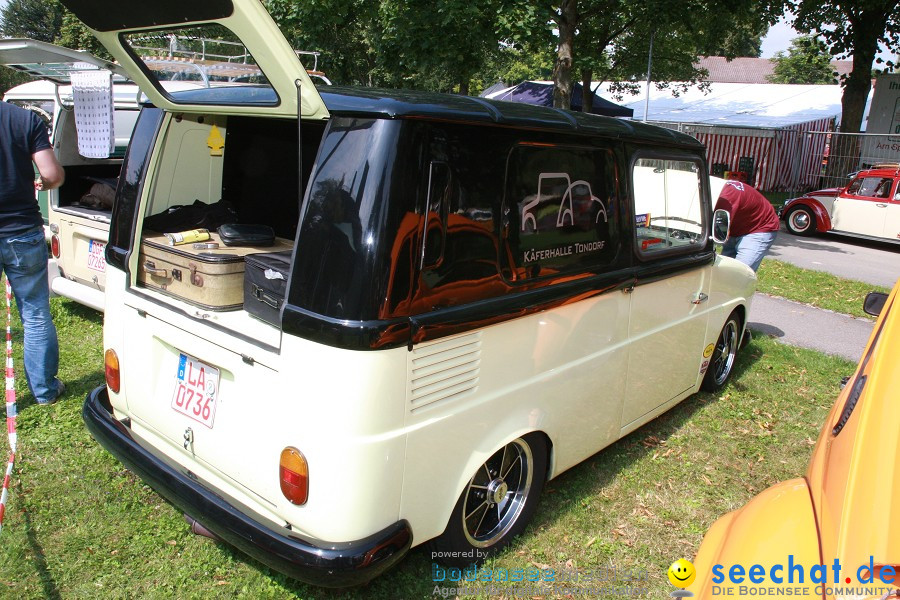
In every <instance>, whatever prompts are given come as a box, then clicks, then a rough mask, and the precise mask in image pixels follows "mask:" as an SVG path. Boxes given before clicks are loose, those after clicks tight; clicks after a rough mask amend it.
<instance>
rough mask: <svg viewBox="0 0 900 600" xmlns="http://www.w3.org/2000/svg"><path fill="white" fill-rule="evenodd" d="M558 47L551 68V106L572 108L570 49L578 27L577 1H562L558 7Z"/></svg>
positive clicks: (573, 43)
mask: <svg viewBox="0 0 900 600" xmlns="http://www.w3.org/2000/svg"><path fill="white" fill-rule="evenodd" d="M559 12H560V15H559V21H558V22H557V26H558V29H559V47H558V48H557V50H556V64H555V65H554V66H553V106H554V107H556V108H570V107H571V106H572V48H573V46H574V45H575V28H576V27H577V26H578V0H562V2H561V3H560V7H559Z"/></svg>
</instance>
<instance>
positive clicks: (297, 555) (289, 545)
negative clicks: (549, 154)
mask: <svg viewBox="0 0 900 600" xmlns="http://www.w3.org/2000/svg"><path fill="white" fill-rule="evenodd" d="M82 417H83V418H84V422H85V424H86V425H87V428H88V430H89V431H90V432H91V435H93V436H94V439H96V440H97V441H98V442H99V443H100V445H102V446H103V447H104V448H106V449H107V450H108V451H109V452H110V453H111V454H112V455H113V456H115V457H116V458H118V459H119V460H120V461H121V462H122V463H123V464H124V465H125V466H126V467H128V468H129V469H130V470H132V471H134V473H135V474H137V475H138V476H139V477H140V478H141V479H142V480H144V481H145V482H146V483H147V484H149V485H150V486H151V487H152V488H153V489H154V490H156V492H157V493H159V494H160V495H162V496H163V497H165V498H166V499H167V500H168V501H169V502H171V503H172V504H174V505H175V506H177V507H178V508H179V509H181V510H183V511H184V512H185V513H187V514H189V515H191V516H193V517H195V518H196V519H197V520H198V521H199V522H201V523H202V524H203V525H204V526H206V527H207V528H208V529H209V530H210V531H211V532H213V533H214V534H216V535H217V536H219V537H220V538H221V539H223V540H224V541H226V542H228V543H229V544H231V545H232V546H235V547H236V548H238V549H239V550H241V551H242V552H244V553H246V554H248V555H250V556H252V557H253V558H255V559H257V560H259V561H260V562H262V563H264V564H266V565H268V566H269V567H271V568H273V569H275V570H277V571H280V572H282V573H284V574H285V575H287V576H289V577H293V578H295V579H299V580H301V581H305V582H307V583H311V584H314V585H320V586H327V587H347V586H353V585H358V584H361V583H365V582H366V581H369V580H370V579H372V578H374V577H376V576H378V575H379V574H381V573H383V572H384V571H386V570H387V569H389V568H391V567H392V566H393V565H395V564H396V563H397V562H399V561H400V559H402V558H403V556H404V555H405V554H406V552H407V551H408V550H409V548H410V546H411V544H412V531H411V529H410V527H409V524H408V523H407V522H406V521H404V520H401V521H398V522H397V523H394V524H393V525H390V526H389V527H387V528H385V529H383V530H382V531H379V532H378V533H375V534H373V535H371V536H369V537H367V538H364V539H361V540H356V541H353V542H337V543H329V542H322V541H319V540H311V539H308V538H303V537H301V536H299V535H297V534H296V533H294V532H291V531H290V530H288V529H286V528H285V527H283V526H279V525H277V524H275V523H271V522H267V521H265V520H262V519H258V518H253V517H250V516H248V515H247V514H246V513H244V512H242V511H241V510H239V509H238V508H237V506H236V503H231V502H229V501H227V500H226V499H224V498H222V497H221V496H220V495H218V494H216V493H214V492H213V491H212V490H210V489H209V488H207V487H205V486H204V485H203V483H202V482H201V481H200V480H199V479H197V478H196V476H194V475H193V473H191V474H190V475H191V476H189V475H188V472H186V470H185V469H182V468H179V467H177V466H175V465H174V464H170V463H169V462H168V461H166V460H164V459H162V458H161V457H159V456H157V455H156V454H153V453H151V452H150V451H149V450H147V449H145V448H144V447H142V446H141V445H140V444H138V443H137V441H136V440H135V439H134V437H133V436H132V435H131V432H130V431H129V428H128V427H127V426H126V425H125V424H124V423H122V422H121V421H119V420H118V419H116V418H115V417H114V416H113V415H112V409H111V405H110V403H109V396H108V395H107V392H106V386H100V387H98V388H96V389H94V390H93V391H91V392H90V393H89V394H88V395H87V398H86V399H85V402H84V408H83V409H82Z"/></svg>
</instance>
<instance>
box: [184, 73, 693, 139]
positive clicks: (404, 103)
mask: <svg viewBox="0 0 900 600" xmlns="http://www.w3.org/2000/svg"><path fill="white" fill-rule="evenodd" d="M317 89H318V91H319V94H320V95H321V96H322V100H323V101H324V102H325V106H326V107H327V108H328V111H329V112H331V113H334V114H336V115H341V116H359V117H373V118H388V119H399V118H423V119H435V120H442V121H458V122H465V123H489V124H495V125H504V126H510V127H524V128H528V129H540V130H545V131H558V132H562V133H575V134H579V135H600V136H604V137H612V138H619V139H627V140H632V141H639V142H649V143H656V144H665V145H668V146H672V145H676V146H681V147H684V148H692V149H697V148H702V147H703V144H701V143H700V142H699V141H698V140H697V139H696V138H693V137H691V136H689V135H687V134H684V133H679V132H677V131H674V130H672V129H665V128H664V127H657V126H655V125H647V124H646V123H641V122H639V121H629V120H624V119H617V118H613V117H603V116H600V115H591V114H585V113H582V112H575V111H571V110H563V109H559V108H548V107H545V106H533V105H531V104H522V103H519V102H503V101H500V100H487V99H486V98H477V97H473V96H458V95H455V94H438V93H434V92H422V91H415V90H383V89H377V88H366V87H343V86H317ZM171 95H172V97H173V98H174V99H175V101H176V102H179V101H180V102H199V103H203V102H211V103H213V104H216V103H224V104H234V105H241V104H260V105H266V104H271V103H272V102H277V97H276V96H275V93H274V90H272V89H271V88H269V87H265V86H253V85H248V86H233V87H219V88H210V89H195V90H184V91H178V92H172V94H171Z"/></svg>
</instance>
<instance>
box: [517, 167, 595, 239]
mask: <svg viewBox="0 0 900 600" xmlns="http://www.w3.org/2000/svg"><path fill="white" fill-rule="evenodd" d="M548 179H564V180H565V182H566V190H565V192H563V194H562V200H561V201H560V203H559V210H558V211H557V214H556V227H557V228H559V227H563V226H564V225H565V224H566V217H568V219H569V225H574V224H575V211H574V209H573V205H572V197H573V196H574V195H575V192H576V191H577V188H578V187H579V186H584V187H585V188H586V191H587V193H586V194H585V195H586V196H587V197H589V198H590V199H591V206H593V204H594V202H596V203H598V204H599V205H600V210H599V211H598V212H597V217H596V219H594V222H595V223H599V222H600V216H601V215H602V216H603V222H604V223H606V222H608V220H609V217H608V215H607V213H606V206H605V205H604V204H603V201H602V200H601V199H600V198H598V197H597V196H595V195H594V193H593V191H592V190H591V184H590V183H588V182H587V181H585V180H583V179H578V180H576V181H575V182H572V180H571V178H570V177H569V174H568V173H541V174H540V175H538V185H537V188H538V193H537V194H536V195H535V197H534V199H532V200H531V201H529V202H527V203H526V204H525V205H524V206H523V207H522V231H526V230H527V227H528V221H529V220H530V221H531V225H532V227H533V228H534V231H537V230H538V225H537V218H535V216H534V212H533V211H534V208H535V207H536V206H537V205H539V204H540V203H541V201H542V200H543V199H545V198H551V197H552V196H553V194H542V193H541V192H542V191H543V189H544V181H545V180H548Z"/></svg>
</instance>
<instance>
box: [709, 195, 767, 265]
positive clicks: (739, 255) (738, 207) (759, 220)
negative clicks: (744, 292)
mask: <svg viewBox="0 0 900 600" xmlns="http://www.w3.org/2000/svg"><path fill="white" fill-rule="evenodd" d="M719 209H723V210H727V211H728V212H729V213H731V228H730V229H729V230H728V239H727V240H726V241H725V245H724V246H723V247H722V256H728V257H731V258H736V259H737V260H739V261H741V262H742V263H744V264H745V265H747V266H748V267H750V268H751V269H753V270H754V271H756V270H757V269H759V263H761V262H762V259H763V257H764V256H765V255H766V252H768V251H769V248H770V247H771V246H772V242H774V241H775V234H776V233H778V227H779V225H780V223H779V221H778V215H776V214H775V209H774V208H772V205H771V204H770V203H769V201H768V200H766V197H765V196H763V195H762V194H760V193H759V192H758V191H756V189H755V188H753V187H751V186H749V185H747V184H746V183H743V182H741V181H733V180H732V181H728V182H726V183H725V187H724V188H722V192H721V193H720V194H719V200H718V202H716V210H719Z"/></svg>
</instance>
